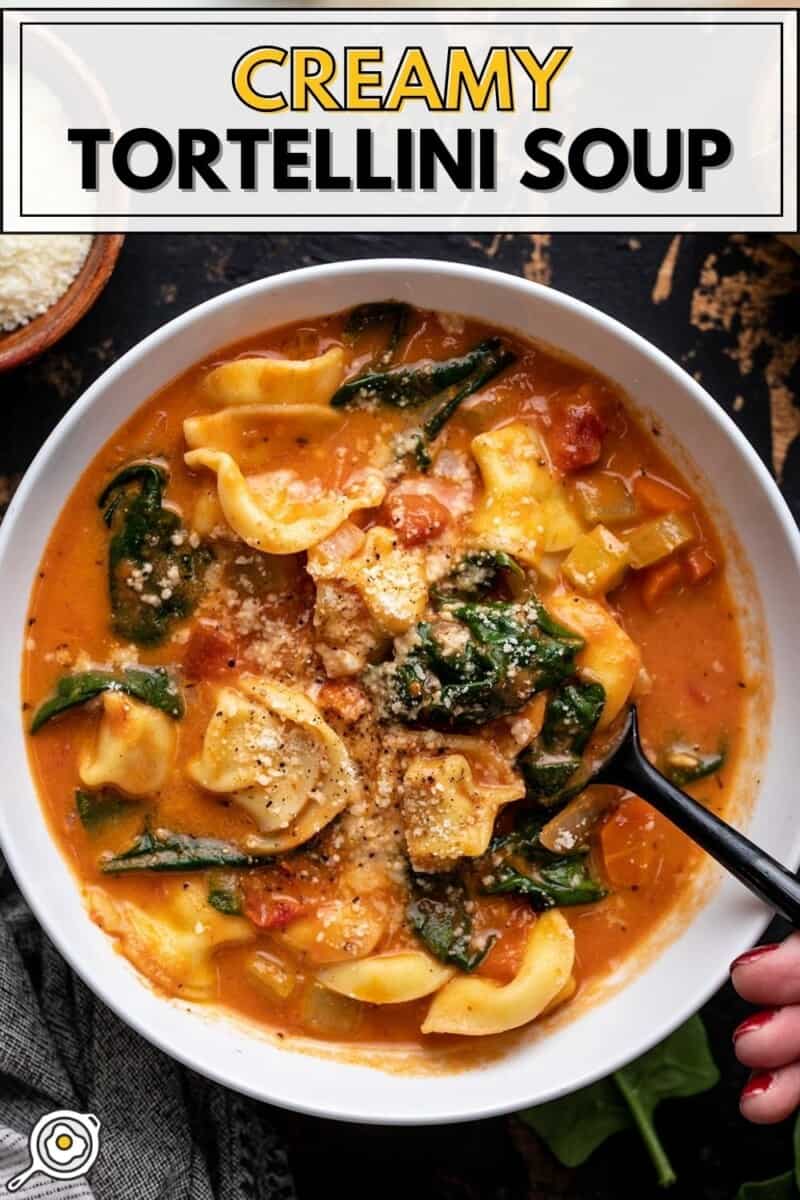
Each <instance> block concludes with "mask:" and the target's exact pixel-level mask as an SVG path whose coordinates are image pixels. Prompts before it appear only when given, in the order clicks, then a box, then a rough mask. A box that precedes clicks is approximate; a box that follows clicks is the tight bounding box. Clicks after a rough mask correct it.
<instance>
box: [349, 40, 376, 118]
mask: <svg viewBox="0 0 800 1200" xmlns="http://www.w3.org/2000/svg"><path fill="white" fill-rule="evenodd" d="M345 62H346V68H347V72H346V73H347V97H346V99H345V108H347V109H348V110H349V111H351V112H358V111H360V110H363V109H370V108H380V106H381V99H380V96H365V95H364V92H363V88H367V87H380V85H381V83H382V81H383V72H382V71H367V70H365V69H364V63H368V62H374V63H382V62H383V50H381V48H380V46H359V47H357V48H356V49H350V50H348V51H347V55H346V59H345Z"/></svg>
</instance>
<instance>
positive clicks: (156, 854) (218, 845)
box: [100, 829, 268, 875]
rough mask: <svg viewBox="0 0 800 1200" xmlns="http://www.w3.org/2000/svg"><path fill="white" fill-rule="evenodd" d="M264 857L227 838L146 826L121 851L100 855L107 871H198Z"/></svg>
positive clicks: (258, 861)
mask: <svg viewBox="0 0 800 1200" xmlns="http://www.w3.org/2000/svg"><path fill="white" fill-rule="evenodd" d="M267 861H268V860H267V859H265V858H261V859H259V858H253V857H251V855H249V854H245V853H244V851H242V850H239V849H238V847H237V846H233V845H231V844H230V842H221V841H218V840H217V839H216V838H203V837H193V836H192V834H189V833H171V832H170V831H169V830H168V829H157V830H155V831H153V830H151V829H145V830H144V831H143V832H142V833H140V834H139V836H138V837H137V838H136V839H135V841H134V843H133V845H132V846H131V847H130V848H129V849H128V850H124V851H123V852H122V854H115V855H114V856H113V857H112V858H106V859H103V861H102V862H101V864H100V869H101V870H102V871H103V872H104V874H106V875H119V874H121V873H122V872H123V871H197V870H201V869H202V868H204V867H252V866H256V865H259V864H262V865H263V864H264V863H266V862H267Z"/></svg>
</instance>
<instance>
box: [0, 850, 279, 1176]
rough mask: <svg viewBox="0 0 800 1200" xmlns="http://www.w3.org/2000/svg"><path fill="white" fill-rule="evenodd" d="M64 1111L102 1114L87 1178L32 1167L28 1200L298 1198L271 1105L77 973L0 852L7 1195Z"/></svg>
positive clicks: (0, 1030) (2, 1165)
mask: <svg viewBox="0 0 800 1200" xmlns="http://www.w3.org/2000/svg"><path fill="white" fill-rule="evenodd" d="M55 1109H72V1110H75V1111H77V1112H82V1113H83V1112H92V1113H95V1114H96V1115H97V1116H98V1117H99V1119H100V1121H101V1122H102V1127H101V1144H100V1153H99V1156H98V1158H97V1161H96V1162H95V1164H94V1166H93V1167H92V1169H91V1171H90V1173H89V1175H88V1177H87V1178H86V1179H83V1180H75V1181H73V1182H64V1181H62V1182H58V1183H57V1182H54V1181H52V1180H47V1179H46V1178H45V1177H44V1176H43V1175H36V1176H34V1177H33V1178H32V1179H31V1180H30V1181H29V1182H28V1183H27V1184H25V1185H24V1186H23V1187H22V1189H21V1190H20V1191H19V1192H18V1193H17V1194H18V1195H19V1196H20V1197H22V1198H23V1200H27V1198H28V1197H30V1198H32V1200H33V1198H35V1200H92V1198H94V1200H294V1187H293V1184H292V1178H291V1174H290V1172H289V1167H288V1162H287V1156H286V1150H285V1148H284V1146H283V1145H282V1144H281V1141H280V1139H279V1137H278V1135H277V1134H276V1132H275V1129H274V1128H273V1126H272V1124H271V1120H270V1112H269V1109H268V1108H267V1107H266V1106H265V1105H261V1104H257V1103H255V1102H254V1101H250V1100H247V1099H245V1098H244V1097H242V1096H239V1095H238V1094H236V1093H235V1092H230V1091H228V1090H226V1089H225V1088H222V1087H219V1086H218V1085H216V1084H212V1083H209V1082H208V1081H206V1080H205V1079H202V1078H201V1077H200V1076H198V1075H195V1074H194V1073H193V1072H191V1071H188V1070H186V1069H185V1068H184V1067H181V1066H179V1065H178V1064H177V1063H175V1062H173V1061H172V1059H170V1058H168V1057H167V1056H166V1055H164V1054H162V1053H161V1052H160V1051H159V1050H156V1049H155V1048H154V1047H153V1046H151V1045H150V1044H149V1043H148V1042H145V1041H143V1040H142V1039H141V1038H140V1037H138V1036H137V1034H135V1033H134V1032H133V1031H132V1030H131V1029H129V1028H128V1027H127V1026H126V1025H124V1024H123V1023H122V1022H121V1021H120V1020H119V1019H118V1018H117V1017H116V1016H114V1014H113V1013H111V1012H110V1011H109V1010H108V1009H107V1008H105V1007H104V1006H103V1005H102V1004H101V1003H100V1002H99V1001H98V1000H97V999H96V998H95V997H94V995H93V993H92V992H90V991H89V989H88V988H86V987H85V986H84V984H83V983H82V982H81V981H80V980H79V979H77V978H76V976H75V975H73V973H72V972H71V971H70V969H69V967H68V966H67V965H66V963H65V962H64V960H63V959H62V958H61V957H60V955H59V954H58V953H57V952H56V950H55V949H54V948H53V946H52V945H51V944H50V942H49V941H48V939H47V938H46V937H45V935H44V934H43V932H42V930H41V929H40V928H39V926H38V925H37V923H36V921H35V920H34V918H33V916H32V915H31V912H30V910H29V909H28V907H27V905H26V904H25V902H24V901H23V899H22V897H21V896H20V893H19V891H18V890H17V888H16V885H15V884H14V881H13V879H12V877H11V873H10V871H9V870H8V868H7V867H6V865H5V863H4V862H3V860H2V858H0V1195H6V1191H5V1188H4V1187H3V1186H2V1185H4V1184H5V1183H7V1182H8V1180H9V1179H10V1178H11V1177H12V1176H14V1175H16V1174H17V1173H18V1172H19V1171H22V1170H23V1169H24V1168H25V1166H26V1164H27V1162H28V1159H29V1156H28V1135H29V1134H30V1131H31V1130H32V1128H33V1126H34V1125H35V1124H36V1121H37V1120H38V1119H39V1118H40V1117H41V1116H42V1115H43V1114H45V1113H47V1112H50V1111H52V1110H55Z"/></svg>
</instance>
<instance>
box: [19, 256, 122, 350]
mask: <svg viewBox="0 0 800 1200" xmlns="http://www.w3.org/2000/svg"><path fill="white" fill-rule="evenodd" d="M124 241H125V237H124V234H121V233H98V234H96V235H95V236H94V238H93V239H92V244H91V246H90V247H89V253H88V254H87V255H86V262H85V263H84V264H83V266H82V267H81V269H80V271H79V272H78V274H77V275H76V276H75V278H74V279H73V281H72V283H71V284H70V286H69V287H68V288H67V290H66V292H65V293H64V295H63V296H61V297H60V299H58V300H56V302H55V304H51V306H50V308H48V309H47V311H46V312H43V313H42V314H41V316H39V317H34V318H33V320H32V321H29V322H28V324H27V325H20V327H19V328H18V329H12V330H11V331H10V332H9V333H2V332H0V371H8V370H10V369H11V368H12V367H19V366H21V365H22V363H25V362H30V360H31V359H32V358H36V356H37V355H39V354H41V353H42V351H43V350H46V349H47V348H48V346H52V345H53V343H54V342H57V341H58V339H59V338H62V337H63V336H64V334H65V333H67V332H68V331H69V330H70V329H72V327H73V325H76V324H77V323H78V321H80V319H81V317H82V316H83V315H84V314H85V313H87V312H88V311H89V309H90V308H91V307H92V305H93V304H94V302H95V300H96V299H97V297H98V296H99V295H100V293H101V292H102V290H103V288H104V287H105V286H106V284H107V283H108V280H109V278H110V276H111V272H112V271H113V270H114V266H115V265H116V261H117V258H118V257H119V252H120V250H121V249H122V243H123V242H124Z"/></svg>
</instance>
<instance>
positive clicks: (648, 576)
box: [642, 558, 682, 612]
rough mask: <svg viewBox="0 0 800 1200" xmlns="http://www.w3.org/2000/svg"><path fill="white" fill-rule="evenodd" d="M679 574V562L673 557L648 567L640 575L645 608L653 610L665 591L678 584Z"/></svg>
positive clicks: (665, 593) (664, 594) (669, 590)
mask: <svg viewBox="0 0 800 1200" xmlns="http://www.w3.org/2000/svg"><path fill="white" fill-rule="evenodd" d="M681 574H682V572H681V566H680V563H678V562H676V561H675V559H674V558H670V559H668V560H667V561H666V562H663V563H658V564H657V566H654V567H648V569H647V570H646V571H645V572H644V575H643V577H642V602H643V604H644V606H645V608H646V609H648V610H649V611H650V612H653V611H654V609H656V608H657V607H658V605H659V603H660V601H661V600H663V599H664V597H665V596H666V595H667V593H668V592H671V591H672V590H673V589H674V588H676V587H677V586H678V584H679V583H680V581H681Z"/></svg>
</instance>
